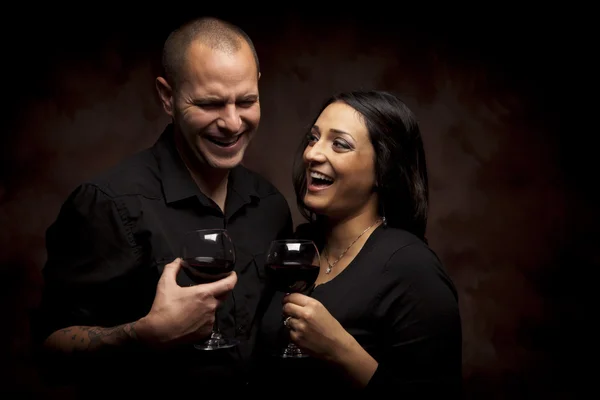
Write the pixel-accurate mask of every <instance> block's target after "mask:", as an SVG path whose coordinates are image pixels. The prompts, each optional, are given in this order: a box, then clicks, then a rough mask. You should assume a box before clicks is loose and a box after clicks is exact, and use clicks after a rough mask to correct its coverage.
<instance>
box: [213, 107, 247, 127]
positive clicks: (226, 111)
mask: <svg viewBox="0 0 600 400" xmlns="http://www.w3.org/2000/svg"><path fill="white" fill-rule="evenodd" d="M217 126H218V127H219V128H220V129H225V130H227V131H229V132H232V133H237V132H238V131H239V130H240V128H241V126H242V119H241V118H240V113H239V112H238V109H237V107H236V105H235V104H227V105H225V107H224V108H223V110H221V115H220V116H219V119H218V120H217Z"/></svg>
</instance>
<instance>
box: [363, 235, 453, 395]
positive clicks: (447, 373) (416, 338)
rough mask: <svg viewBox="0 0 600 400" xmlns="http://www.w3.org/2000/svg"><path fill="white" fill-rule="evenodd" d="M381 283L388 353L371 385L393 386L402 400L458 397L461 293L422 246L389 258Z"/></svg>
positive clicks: (371, 387)
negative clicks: (459, 293)
mask: <svg viewBox="0 0 600 400" xmlns="http://www.w3.org/2000/svg"><path fill="white" fill-rule="evenodd" d="M381 287H382V290H381V292H380V297H379V299H378V303H377V304H378V306H377V310H376V313H377V314H378V316H380V317H381V321H383V322H382V326H381V328H382V332H383V336H382V337H383V341H384V346H385V349H386V351H384V352H383V355H382V357H381V359H380V360H379V366H378V368H377V370H376V372H375V374H374V375H373V377H372V378H371V380H370V382H369V384H368V386H367V389H368V390H373V391H380V390H382V389H383V390H385V391H386V392H387V391H388V390H390V389H391V390H392V391H393V392H394V393H395V394H398V396H399V397H398V398H416V397H413V396H417V395H418V396H419V398H423V396H426V395H429V394H431V395H434V394H438V395H439V394H443V395H444V398H459V397H460V386H461V379H462V376H461V372H462V369H461V364H462V357H461V351H462V333H461V320H460V314H459V308H458V297H457V293H456V290H455V288H454V285H453V283H452V281H451V279H450V278H449V276H448V275H447V273H446V272H445V271H444V269H443V268H442V265H441V262H440V261H439V259H438V258H437V256H436V255H435V254H434V253H433V252H432V251H431V250H430V249H429V248H428V247H427V246H425V245H421V244H418V245H409V246H406V247H403V248H401V249H400V250H398V251H396V252H395V253H394V254H393V255H392V256H391V258H390V259H389V260H388V262H387V265H386V268H385V270H384V272H383V273H382V274H381ZM403 396H404V397H403Z"/></svg>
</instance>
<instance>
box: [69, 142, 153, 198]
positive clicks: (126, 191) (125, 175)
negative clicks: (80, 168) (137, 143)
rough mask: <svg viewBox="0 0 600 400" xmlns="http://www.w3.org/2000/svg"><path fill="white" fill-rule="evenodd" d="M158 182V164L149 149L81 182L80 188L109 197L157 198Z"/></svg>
mask: <svg viewBox="0 0 600 400" xmlns="http://www.w3.org/2000/svg"><path fill="white" fill-rule="evenodd" d="M159 182H160V178H159V169H158V164H157V162H156V158H155V157H154V155H153V153H152V149H151V148H149V149H144V150H141V151H138V152H137V153H134V154H132V155H130V156H128V157H126V158H124V159H123V160H121V161H119V162H118V163H117V164H114V165H112V166H109V167H108V168H106V169H105V170H103V171H101V172H99V173H98V174H96V175H94V176H92V177H90V178H89V179H88V180H86V181H84V182H82V184H81V186H86V187H92V188H95V189H97V190H100V191H102V192H104V193H105V194H106V195H107V196H109V197H121V196H131V195H137V196H145V197H159V196H160V185H159Z"/></svg>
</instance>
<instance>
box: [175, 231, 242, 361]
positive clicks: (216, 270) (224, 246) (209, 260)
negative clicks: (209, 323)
mask: <svg viewBox="0 0 600 400" xmlns="http://www.w3.org/2000/svg"><path fill="white" fill-rule="evenodd" d="M181 258H182V263H181V266H182V269H183V270H184V272H185V273H186V274H187V275H188V277H189V278H190V279H191V280H192V281H194V282H195V283H197V284H201V283H208V282H214V281H217V280H219V279H222V278H224V277H226V276H228V275H229V274H230V273H231V272H232V271H233V270H234V267H235V248H234V246H233V242H232V240H231V237H230V236H229V234H228V233H227V230H225V229H199V230H195V231H191V232H186V233H185V234H184V236H183V239H182V247H181ZM237 344H239V340H237V339H233V338H226V337H224V336H223V334H222V333H221V332H220V330H219V327H218V316H217V312H216V311H215V323H214V325H213V330H212V332H211V335H210V337H209V338H208V339H207V340H206V341H205V342H204V343H199V344H195V345H194V347H195V348H196V349H198V350H216V349H223V348H229V347H233V346H236V345H237Z"/></svg>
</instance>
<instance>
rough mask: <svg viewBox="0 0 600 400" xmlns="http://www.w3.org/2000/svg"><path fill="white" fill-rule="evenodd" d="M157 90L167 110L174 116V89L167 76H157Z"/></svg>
mask: <svg viewBox="0 0 600 400" xmlns="http://www.w3.org/2000/svg"><path fill="white" fill-rule="evenodd" d="M156 90H157V91H158V97H160V102H161V103H162V106H163V109H164V110H165V112H166V113H167V114H168V115H169V116H170V117H171V118H172V117H173V89H172V88H171V85H169V83H168V82H167V80H166V79H165V78H163V77H162V76H159V77H158V78H156Z"/></svg>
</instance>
